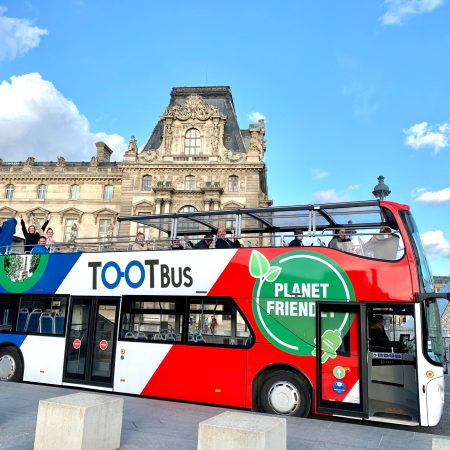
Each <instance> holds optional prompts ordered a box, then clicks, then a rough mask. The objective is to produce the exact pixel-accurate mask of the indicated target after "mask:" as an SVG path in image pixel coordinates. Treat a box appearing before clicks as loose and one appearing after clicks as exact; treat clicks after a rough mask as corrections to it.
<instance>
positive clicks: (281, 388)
mask: <svg viewBox="0 0 450 450" xmlns="http://www.w3.org/2000/svg"><path fill="white" fill-rule="evenodd" d="M269 403H270V406H272V409H273V410H274V411H275V412H277V413H278V414H290V413H292V412H293V411H295V410H296V409H297V408H298V407H299V405H300V393H299V392H298V389H297V388H296V387H295V386H294V385H293V384H292V383H289V382H287V381H280V382H278V383H276V384H274V385H273V386H272V387H271V388H270V390H269Z"/></svg>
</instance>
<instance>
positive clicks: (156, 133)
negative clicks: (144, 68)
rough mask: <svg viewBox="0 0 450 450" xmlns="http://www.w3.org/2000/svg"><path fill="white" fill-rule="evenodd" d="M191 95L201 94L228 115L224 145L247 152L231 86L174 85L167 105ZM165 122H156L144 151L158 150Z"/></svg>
mask: <svg viewBox="0 0 450 450" xmlns="http://www.w3.org/2000/svg"><path fill="white" fill-rule="evenodd" d="M190 95H199V96H200V97H202V99H203V100H204V101H205V102H206V103H208V104H209V105H211V106H213V107H215V108H217V109H218V110H219V112H220V114H222V115H223V116H225V117H226V122H225V130H224V135H223V145H224V146H225V148H227V149H228V150H233V151H235V152H243V153H246V151H247V150H246V148H247V146H246V145H245V144H244V140H243V137H242V134H241V130H240V129H239V125H238V121H237V117H236V111H235V109H234V103H233V96H232V94H231V89H230V87H229V86H196V87H174V88H173V89H172V92H171V94H170V103H169V105H168V107H167V109H168V108H172V107H173V106H177V105H182V104H183V103H185V102H186V99H187V98H188V97H189V96H190ZM163 131H164V129H163V123H162V121H161V120H159V121H158V123H157V124H156V126H155V128H154V130H153V132H152V134H151V136H150V138H149V140H148V141H147V143H146V144H145V147H144V151H147V150H157V149H158V148H159V147H160V145H161V143H162V139H163Z"/></svg>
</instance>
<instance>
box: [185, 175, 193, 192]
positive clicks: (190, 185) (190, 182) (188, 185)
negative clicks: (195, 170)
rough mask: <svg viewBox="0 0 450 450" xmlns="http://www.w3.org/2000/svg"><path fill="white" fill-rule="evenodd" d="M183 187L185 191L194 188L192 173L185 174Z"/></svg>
mask: <svg viewBox="0 0 450 450" xmlns="http://www.w3.org/2000/svg"><path fill="white" fill-rule="evenodd" d="M184 189H185V190H186V191H193V190H195V177H194V175H187V176H186V177H184Z"/></svg>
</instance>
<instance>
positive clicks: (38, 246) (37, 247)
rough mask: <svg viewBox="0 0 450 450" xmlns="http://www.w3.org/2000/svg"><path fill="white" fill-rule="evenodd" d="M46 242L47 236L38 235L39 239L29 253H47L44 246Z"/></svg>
mask: <svg viewBox="0 0 450 450" xmlns="http://www.w3.org/2000/svg"><path fill="white" fill-rule="evenodd" d="M46 243H47V238H46V237H45V236H39V241H38V243H37V244H36V245H35V246H34V247H33V249H32V250H31V254H32V255H38V254H40V253H48V249H47V247H46V246H45V244H46Z"/></svg>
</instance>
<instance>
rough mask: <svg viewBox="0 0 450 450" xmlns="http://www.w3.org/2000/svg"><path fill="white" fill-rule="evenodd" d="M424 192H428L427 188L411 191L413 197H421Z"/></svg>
mask: <svg viewBox="0 0 450 450" xmlns="http://www.w3.org/2000/svg"><path fill="white" fill-rule="evenodd" d="M424 192H427V188H424V187H419V186H418V187H415V188H414V189H413V190H412V191H411V197H419V196H420V195H422V194H423V193H424Z"/></svg>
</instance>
